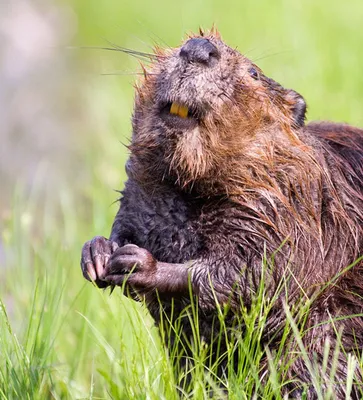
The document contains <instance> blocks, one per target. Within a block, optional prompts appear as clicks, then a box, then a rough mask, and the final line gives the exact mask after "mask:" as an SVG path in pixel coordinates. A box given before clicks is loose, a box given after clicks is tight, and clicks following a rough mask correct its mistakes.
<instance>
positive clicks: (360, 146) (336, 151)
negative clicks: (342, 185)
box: [306, 121, 363, 200]
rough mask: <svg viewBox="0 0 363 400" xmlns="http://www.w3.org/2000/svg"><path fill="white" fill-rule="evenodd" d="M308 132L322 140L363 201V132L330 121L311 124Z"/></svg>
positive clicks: (307, 128)
mask: <svg viewBox="0 0 363 400" xmlns="http://www.w3.org/2000/svg"><path fill="white" fill-rule="evenodd" d="M306 130H307V131H309V132H310V133H312V134H313V135H314V136H315V137H317V138H319V139H320V140H322V142H323V143H324V144H325V146H326V148H327V150H328V152H329V155H330V156H331V158H332V159H333V160H334V162H335V163H336V165H340V166H341V167H342V171H343V173H344V175H345V176H346V178H347V179H348V181H350V183H351V184H353V187H354V189H355V190H356V191H357V192H358V193H360V194H361V195H362V200H363V130H362V129H359V128H355V127H353V126H350V125H347V124H338V123H333V122H328V121H326V122H325V121H324V122H311V123H309V124H308V125H307V126H306ZM358 193H357V194H358Z"/></svg>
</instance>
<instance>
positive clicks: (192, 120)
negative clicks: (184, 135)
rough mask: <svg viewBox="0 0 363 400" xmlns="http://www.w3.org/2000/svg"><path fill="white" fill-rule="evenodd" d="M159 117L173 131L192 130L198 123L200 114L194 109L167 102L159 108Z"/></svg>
mask: <svg viewBox="0 0 363 400" xmlns="http://www.w3.org/2000/svg"><path fill="white" fill-rule="evenodd" d="M160 117H161V118H162V120H163V121H164V122H165V123H166V124H167V125H168V126H170V127H172V128H175V129H182V130H186V129H192V128H194V127H195V126H197V125H198V124H199V122H200V118H201V112H200V111H199V110H198V109H197V108H195V107H188V106H186V105H184V104H180V103H177V102H167V103H164V104H162V105H161V107H160Z"/></svg>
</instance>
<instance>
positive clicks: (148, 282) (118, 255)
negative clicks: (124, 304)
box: [101, 244, 157, 289]
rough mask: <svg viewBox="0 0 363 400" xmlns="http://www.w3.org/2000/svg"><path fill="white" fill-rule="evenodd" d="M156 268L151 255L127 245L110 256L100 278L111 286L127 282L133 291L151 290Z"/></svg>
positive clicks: (132, 245)
mask: <svg viewBox="0 0 363 400" xmlns="http://www.w3.org/2000/svg"><path fill="white" fill-rule="evenodd" d="M156 267H157V261H156V260H155V258H154V257H153V256H152V255H151V253H149V252H148V251H147V250H145V249H142V248H140V247H138V246H136V245H134V244H127V245H126V246H123V247H119V248H118V249H117V250H116V251H115V252H114V253H113V254H112V256H111V257H110V259H109V261H108V264H107V265H106V268H105V270H104V272H103V275H102V276H101V278H102V279H104V280H105V281H106V282H108V283H109V284H112V285H117V286H122V285H123V283H124V281H125V280H127V283H128V284H129V285H131V286H132V287H133V288H135V289H151V288H152V285H153V281H154V276H155V272H156Z"/></svg>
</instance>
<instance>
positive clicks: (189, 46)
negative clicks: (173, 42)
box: [179, 38, 221, 67]
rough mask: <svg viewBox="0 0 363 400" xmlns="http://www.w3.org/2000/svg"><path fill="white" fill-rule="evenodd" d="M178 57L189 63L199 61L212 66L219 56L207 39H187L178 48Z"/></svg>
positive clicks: (215, 48)
mask: <svg viewBox="0 0 363 400" xmlns="http://www.w3.org/2000/svg"><path fill="white" fill-rule="evenodd" d="M179 55H180V57H181V58H183V59H184V60H186V61H187V62H189V63H191V62H192V63H195V62H196V63H200V64H203V65H205V66H208V67H212V66H214V65H215V64H216V63H217V62H218V60H219V58H220V56H221V55H220V52H219V50H218V49H217V47H216V46H215V45H214V44H213V43H211V42H210V41H209V40H208V39H204V38H192V39H189V40H188V41H187V42H186V43H185V44H184V46H183V47H182V48H181V49H180V53H179Z"/></svg>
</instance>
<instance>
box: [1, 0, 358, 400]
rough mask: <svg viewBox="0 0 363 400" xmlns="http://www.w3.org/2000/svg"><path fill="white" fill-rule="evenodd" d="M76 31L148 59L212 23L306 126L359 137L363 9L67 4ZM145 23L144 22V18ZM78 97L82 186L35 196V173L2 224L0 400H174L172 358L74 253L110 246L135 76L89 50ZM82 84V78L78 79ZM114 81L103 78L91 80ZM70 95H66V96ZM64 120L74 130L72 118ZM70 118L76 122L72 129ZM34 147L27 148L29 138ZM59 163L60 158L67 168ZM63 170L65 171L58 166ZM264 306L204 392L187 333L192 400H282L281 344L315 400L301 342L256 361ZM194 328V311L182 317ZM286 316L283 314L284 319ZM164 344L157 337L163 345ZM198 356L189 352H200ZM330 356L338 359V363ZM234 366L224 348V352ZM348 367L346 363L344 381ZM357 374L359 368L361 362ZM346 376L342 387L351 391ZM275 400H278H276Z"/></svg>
mask: <svg viewBox="0 0 363 400" xmlns="http://www.w3.org/2000/svg"><path fill="white" fill-rule="evenodd" d="M68 4H69V7H72V9H73V11H72V12H73V13H74V16H75V17H76V18H78V32H77V35H76V37H75V38H74V41H73V43H72V44H73V45H79V46H81V45H82V46H104V45H105V44H106V41H105V39H107V40H110V41H112V42H115V43H117V44H119V45H121V46H125V47H130V48H133V49H138V50H141V51H144V50H147V51H148V50H149V48H150V46H152V45H153V44H154V42H158V43H159V44H161V45H163V44H164V43H167V44H168V45H172V46H173V45H178V44H179V43H180V40H181V38H182V37H183V36H184V34H185V33H186V32H188V31H192V30H193V31H195V30H196V29H197V28H198V27H199V26H200V25H201V26H203V27H206V28H208V27H210V26H211V25H212V23H216V24H217V26H218V28H219V29H220V31H221V33H222V36H223V38H224V39H225V40H226V42H227V43H229V44H230V45H231V46H236V47H238V48H239V50H240V51H241V52H245V53H247V55H248V56H249V57H250V58H251V59H253V60H256V62H257V64H259V65H260V66H261V67H262V68H263V70H264V71H265V72H266V74H267V75H269V76H271V77H272V78H274V79H276V80H277V81H279V82H280V83H281V84H283V85H284V86H286V87H292V88H294V89H296V90H297V91H299V92H300V93H301V94H302V95H303V96H304V97H305V98H306V100H307V103H308V105H309V114H308V118H309V119H310V120H311V119H331V120H336V121H346V122H349V123H352V124H354V125H360V126H363V115H362V112H361V105H362V98H363V80H362V79H361V66H362V65H363V52H362V51H361V43H362V42H363V30H362V29H361V17H362V13H363V6H362V5H361V0H351V1H350V2H349V6H348V5H346V4H345V3H342V2H340V1H328V0H322V1H319V2H316V1H313V0H307V1H305V2H304V3H302V2H293V1H290V0H289V1H288V0H278V1H276V2H273V3H272V2H271V1H268V0H261V1H252V0H247V1H237V0H236V1H227V2H218V1H216V0H215V1H207V0H200V1H193V0H187V1H184V2H179V3H174V2H164V1H161V0H155V1H153V6H152V7H150V3H149V2H146V1H138V0H136V1H133V2H131V1H130V2H128V3H127V4H125V3H124V2H122V1H110V0H107V1H105V2H102V3H100V2H96V1H94V0H91V1H85V0H78V1H76V2H70V1H69V2H68ZM145 10H147V12H146V11H145ZM72 57H73V58H74V69H75V70H76V69H77V71H80V73H79V74H78V75H77V77H78V86H77V90H78V91H79V93H80V94H79V103H80V104H79V111H80V112H79V120H78V121H77V127H76V128H75V132H74V136H75V137H79V138H84V137H86V138H87V140H84V139H83V140H81V139H80V140H79V141H75V143H76V145H77V146H78V150H79V151H78V153H77V154H80V157H81V165H82V168H83V173H84V180H82V181H81V182H79V181H77V182H76V184H72V183H69V182H64V181H61V180H60V181H59V184H58V191H57V193H48V192H44V191H43V190H42V189H43V188H42V186H43V184H42V182H44V180H46V179H47V174H46V170H47V168H52V165H46V166H45V167H44V166H43V164H42V160H40V161H39V168H38V172H37V173H35V177H34V184H33V187H32V190H31V191H29V190H27V189H26V188H25V187H24V185H22V181H21V179H20V178H19V182H16V183H15V184H14V188H12V192H13V201H12V204H11V206H10V207H9V210H10V211H9V212H8V213H7V214H6V217H5V218H4V220H3V221H2V227H3V229H2V233H1V241H0V243H1V244H2V247H3V252H4V258H3V259H2V260H3V261H2V263H3V264H4V265H2V266H1V267H2V268H1V272H2V277H1V280H0V290H1V292H0V299H1V303H0V314H1V316H0V398H1V399H2V398H4V399H19V398H21V399H23V398H24V399H25V398H28V399H48V398H49V399H53V398H54V399H68V398H69V399H85V398H89V399H109V398H113V399H160V398H161V399H168V400H169V399H177V398H178V397H177V396H178V393H177V390H176V389H175V386H176V384H177V383H178V382H176V381H175V378H174V374H173V370H172V367H171V361H170V360H173V359H174V358H177V357H178V356H179V355H178V352H177V351H176V350H175V349H170V351H169V353H168V352H167V351H166V350H165V348H164V347H163V345H162V344H161V340H160V337H159V335H158V332H157V330H156V329H155V328H154V327H153V322H152V320H151V318H150V316H149V315H148V314H147V312H146V311H145V308H144V307H143V306H142V304H138V303H135V302H133V301H131V300H128V299H127V298H125V297H124V296H122V295H121V294H120V293H119V291H117V290H115V292H114V293H113V294H112V296H109V294H108V292H102V291H100V290H97V289H96V288H94V287H92V285H91V284H89V283H87V282H85V281H84V279H83V278H82V276H81V272H80V268H79V258H80V249H81V247H82V245H83V243H84V242H85V241H86V240H89V239H90V238H92V237H93V236H94V235H104V236H108V234H109V231H110V227H111V224H112V218H113V216H114V214H115V213H116V210H117V204H115V205H113V204H112V203H113V201H114V200H116V198H117V193H115V192H114V191H113V189H119V188H121V186H122V182H123V180H124V179H125V175H124V172H123V171H124V168H123V165H124V163H125V160H126V158H127V154H126V151H125V148H124V147H123V146H122V145H121V144H120V143H119V142H120V141H121V142H126V141H127V138H128V137H129V135H130V129H131V128H130V115H131V111H132V101H133V89H132V83H133V81H134V79H135V77H134V76H132V75H131V76H129V75H125V76H123V75H118V73H119V72H120V73H121V74H124V73H129V72H130V71H131V72H133V71H136V70H137V69H138V64H137V62H136V61H135V60H132V59H130V58H128V57H127V56H126V55H123V54H118V53H111V52H106V51H105V52H102V51H96V50H92V51H91V50H79V51H76V52H73V53H72ZM90 72H91V74H89V73H90ZM102 73H115V75H114V76H101V74H102ZM75 91H76V90H75ZM70 118H71V117H70ZM72 118H73V117H72ZM34 140H36V138H34ZM64 157H65V160H67V154H65V156H64ZM66 164H67V162H66V161H65V165H66ZM268 307H269V302H268V301H267V299H266V298H265V297H264V292H263V290H262V289H261V292H260V293H259V294H258V296H257V297H256V302H255V305H254V307H253V309H252V310H251V312H249V313H248V314H245V315H243V323H244V324H245V331H244V335H243V336H241V337H239V339H238V340H237V341H236V342H235V345H236V346H237V348H238V352H239V354H240V357H241V362H240V369H239V370H238V371H237V374H233V373H232V372H230V374H229V376H228V377H227V378H228V379H224V378H222V381H221V382H219V385H218V386H216V385H215V383H214V378H213V377H214V373H215V367H216V366H215V365H210V366H209V367H210V370H209V372H206V371H205V368H204V361H205V360H206V359H207V358H208V349H207V348H206V347H205V346H204V345H203V343H200V341H198V334H197V332H196V338H195V343H196V345H195V348H194V358H195V367H194V368H193V370H192V372H191V374H192V376H193V378H194V379H193V385H192V387H191V388H189V389H188V390H189V394H187V393H185V394H184V395H182V396H184V397H187V398H191V399H203V398H207V397H208V394H209V393H210V390H213V393H214V398H221V397H223V393H222V391H221V388H226V389H229V390H230V393H231V395H230V397H229V398H230V399H250V398H252V396H253V393H254V391H255V390H257V392H258V394H259V396H261V397H262V398H264V399H272V398H280V395H279V393H280V388H281V385H283V384H284V383H286V382H285V381H284V371H285V370H286V368H285V367H281V365H278V361H280V357H281V358H282V360H284V358H283V354H284V353H283V349H284V346H285V345H286V343H287V337H288V333H291V332H292V334H293V335H294V336H295V337H296V339H297V343H298V352H300V354H301V356H302V357H303V358H304V357H305V360H306V363H307V364H309V363H310V364H309V368H310V369H311V372H312V375H313V376H315V377H316V379H315V380H314V385H316V388H317V390H318V393H319V396H320V398H324V399H327V398H333V397H331V395H330V394H329V390H331V388H330V389H329V390H328V391H327V392H326V391H325V392H324V391H323V389H322V388H321V382H320V381H319V374H318V373H316V365H314V362H311V361H310V360H308V359H307V358H306V357H307V356H306V353H304V348H303V347H302V346H301V343H300V341H299V338H300V337H301V335H302V334H303V333H302V332H301V331H299V329H300V328H299V327H298V326H297V325H295V323H294V322H293V320H292V318H288V323H287V325H286V329H285V331H284V332H285V333H284V336H283V339H282V343H281V348H280V349H279V350H278V351H277V354H272V353H271V350H270V349H268V348H266V349H261V348H260V347H259V338H260V335H261V332H262V328H263V325H264V322H265V320H264V318H265V316H266V308H268ZM190 312H191V313H192V314H193V312H192V310H191V311H190ZM286 312H287V315H289V310H286ZM165 334H167V330H166V332H165ZM198 344H199V345H198ZM264 351H265V352H266V354H267V356H268V357H267V359H268V369H269V371H270V372H269V374H268V375H267V378H266V381H264V382H260V378H259V361H260V360H261V358H262V357H263V352H264ZM338 351H339V349H337V350H336V354H337V352H338ZM230 352H232V348H231V349H230ZM355 362H356V361H355V360H354V359H350V368H351V369H350V371H352V370H353V366H354V363H355ZM358 362H360V363H361V364H362V358H360V359H359V360H358ZM351 379H352V374H349V378H348V380H347V387H348V388H349V386H350V385H351V383H352V382H351ZM274 396H275V397H274Z"/></svg>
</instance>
